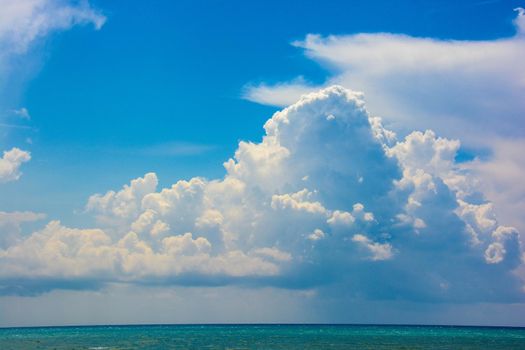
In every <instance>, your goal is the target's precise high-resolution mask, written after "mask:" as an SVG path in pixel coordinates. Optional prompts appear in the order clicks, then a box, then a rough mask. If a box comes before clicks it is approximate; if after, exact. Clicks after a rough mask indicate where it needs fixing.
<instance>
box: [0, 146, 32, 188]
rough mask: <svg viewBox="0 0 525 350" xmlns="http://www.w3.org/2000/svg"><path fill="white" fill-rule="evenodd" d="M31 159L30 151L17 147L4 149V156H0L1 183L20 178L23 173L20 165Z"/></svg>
mask: <svg viewBox="0 0 525 350" xmlns="http://www.w3.org/2000/svg"><path fill="white" fill-rule="evenodd" d="M30 159H31V155H30V154H29V152H26V151H22V150H21V149H19V148H16V147H14V148H12V149H11V150H9V151H4V155H3V157H2V158H0V183H5V182H9V181H15V180H18V179H19V178H20V176H21V175H22V173H21V172H20V166H21V165H22V164H23V163H25V162H28V161H29V160H30Z"/></svg>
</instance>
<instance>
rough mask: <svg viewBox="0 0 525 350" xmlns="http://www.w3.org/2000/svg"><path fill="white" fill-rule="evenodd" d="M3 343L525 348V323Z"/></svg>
mask: <svg viewBox="0 0 525 350" xmlns="http://www.w3.org/2000/svg"><path fill="white" fill-rule="evenodd" d="M0 349H2V350H17V349H24V350H26V349H56V350H59V349H60V350H62V349H92V350H105V349H232V350H233V349H268V350H269V349H301V350H304V349H476V350H479V349H491V350H496V349H525V328H508V327H460V326H392V325H381V326H379V325H373V326H372V325H311V324H309V325H298V324H294V325H291V324H272V325H147V326H81V327H31V328H0Z"/></svg>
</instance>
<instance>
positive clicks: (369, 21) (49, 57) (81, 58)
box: [0, 1, 519, 220]
mask: <svg viewBox="0 0 525 350" xmlns="http://www.w3.org/2000/svg"><path fill="white" fill-rule="evenodd" d="M518 5H519V2H518V1H514V2H512V1H511V2H500V1H495V2H483V1H465V2H462V4H461V5H458V4H456V3H455V2H453V1H451V2H447V1H443V2H435V3H427V2H413V1H399V2H396V3H395V4H392V3H390V2H387V3H382V2H369V1H351V2H344V1H343V2H337V1H336V2H333V3H332V2H329V3H328V4H326V5H323V6H321V5H319V3H318V2H316V1H300V2H294V1H291V2H286V3H285V4H282V2H274V1H268V2H264V3H254V2H236V1H230V2H225V1H197V2H195V1H177V2H172V1H158V2H154V3H152V4H147V5H146V4H144V3H142V2H134V1H131V2H128V1H126V2H122V1H112V2H100V3H98V2H92V6H93V7H94V8H96V9H99V10H100V11H102V13H103V14H104V15H105V16H106V17H107V22H106V23H105V24H104V26H103V28H102V29H101V30H99V31H94V30H93V28H92V27H91V26H79V27H74V28H72V29H71V30H70V31H67V32H60V33H53V34H51V35H50V37H49V38H46V40H45V42H39V43H38V44H37V45H36V47H35V48H33V49H32V52H31V53H30V55H34V56H35V57H36V58H34V57H30V58H27V59H28V60H30V61H31V62H32V63H33V64H32V66H33V67H35V68H34V69H33V70H32V72H31V73H30V76H31V79H28V80H25V81H24V82H23V83H21V84H23V88H21V89H18V91H15V93H16V95H18V96H17V97H18V98H12V99H11V98H9V99H6V102H5V103H3V104H4V105H5V106H4V107H3V108H4V109H8V110H9V109H16V108H20V107H23V106H25V107H26V108H27V109H28V110H29V111H30V113H31V117H32V118H31V122H30V123H28V124H30V126H31V127H32V128H33V129H32V130H25V129H17V130H9V131H8V136H7V137H6V138H4V139H2V140H1V142H2V145H3V146H4V147H3V148H8V147H13V146H17V145H20V143H21V142H22V144H23V142H24V140H25V138H27V137H30V138H31V139H32V142H33V144H32V145H30V146H29V148H31V151H32V153H33V158H34V160H35V161H33V162H31V163H29V164H27V166H26V170H25V173H26V176H24V177H23V178H22V179H21V181H20V182H17V183H12V184H8V185H7V186H9V187H10V188H2V191H4V192H7V194H6V195H5V196H2V197H3V200H2V199H0V200H2V205H3V206H4V207H5V208H6V209H9V210H25V209H27V207H28V205H31V208H32V210H38V211H45V212H50V214H52V215H53V216H56V217H58V216H59V215H60V217H63V215H64V214H65V215H66V217H68V216H69V215H70V213H64V212H63V207H62V205H61V203H62V202H63V201H64V200H67V201H68V202H69V203H70V204H69V205H68V207H71V205H73V207H74V208H75V209H81V208H82V206H83V205H84V202H85V199H86V198H87V196H89V195H90V194H92V193H94V192H100V191H104V190H107V189H109V188H115V187H116V186H119V185H120V184H122V183H125V182H126V181H128V180H129V179H130V178H134V177H137V176H140V175H142V174H144V173H146V172H148V171H155V172H157V173H158V174H159V178H160V181H161V183H165V184H168V183H171V182H172V181H173V180H174V179H178V178H188V177H191V176H197V175H199V176H206V177H216V176H220V175H222V174H223V172H224V171H223V168H222V162H223V161H225V160H226V159H227V158H228V157H230V155H231V154H232V153H233V151H234V150H235V148H236V146H237V142H238V140H258V139H260V136H261V126H262V124H263V123H264V121H265V120H266V119H267V118H268V117H269V116H270V115H271V114H272V113H273V112H274V111H275V110H276V108H274V107H266V106H260V105H257V104H254V103H250V102H249V101H246V100H243V99H242V98H240V96H241V95H242V91H243V87H244V86H245V85H246V84H249V83H259V82H268V83H275V82H278V81H281V80H289V79H292V78H294V77H296V76H298V75H301V76H303V77H305V79H307V80H308V81H311V82H314V83H315V82H321V81H323V80H324V79H325V77H326V75H327V73H326V70H325V69H323V68H322V67H320V66H319V65H318V64H316V63H315V62H312V61H311V60H308V59H307V58H305V57H304V55H303V54H302V52H301V50H300V49H298V48H295V47H293V46H291V45H290V43H291V42H292V41H294V40H299V39H302V38H303V37H304V36H305V35H306V34H307V33H319V34H322V35H328V34H352V33H359V32H370V33H374V32H392V33H404V34H408V35H413V36H418V37H433V38H446V39H471V40H475V39H492V38H500V37H508V36H511V35H512V34H513V33H514V28H513V26H512V19H513V18H514V12H513V11H512V9H513V8H515V7H517V6H518ZM21 70H22V71H23V72H25V71H26V67H25V66H24V67H23V68H21ZM26 74H27V73H26ZM17 76H18V75H17ZM5 90H8V89H7V88H6V89H5ZM12 93H13V92H11V94H12ZM7 94H8V96H9V95H10V94H9V93H8V92H7ZM4 132H7V130H4ZM178 143H182V144H185V143H190V144H195V145H205V146H211V147H209V148H207V147H204V148H203V149H202V153H200V154H197V155H195V154H193V152H189V153H190V156H184V155H177V156H175V157H174V156H170V155H169V152H166V153H168V155H164V154H162V153H163V152H158V153H160V154H158V155H154V156H152V155H151V154H150V153H149V152H145V153H146V154H144V155H141V151H143V150H146V149H149V148H152V147H153V148H154V147H158V146H159V145H164V144H174V145H173V147H176V145H177V144H178ZM26 148H27V147H26ZM175 153H178V152H175ZM182 153H184V152H182ZM79 160H82V161H81V162H79ZM58 169H60V170H59V171H57V170H58ZM100 169H104V172H102V173H101V172H100ZM107 174H111V176H107ZM83 177H85V178H88V179H90V181H80V183H79V181H78V179H79V178H83ZM7 186H6V187H7ZM20 191H22V193H24V195H18V196H14V194H15V193H20ZM44 194H45V195H44ZM13 197H15V198H16V200H14V201H13ZM6 198H9V200H6ZM57 202H58V203H57ZM72 220H73V219H72Z"/></svg>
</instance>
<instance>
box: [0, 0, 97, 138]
mask: <svg viewBox="0 0 525 350" xmlns="http://www.w3.org/2000/svg"><path fill="white" fill-rule="evenodd" d="M1 7H2V11H0V110H13V108H14V106H16V105H17V104H18V100H19V94H20V91H21V89H22V87H23V86H24V82H25V81H26V80H27V79H28V78H29V77H30V76H31V75H32V74H34V72H35V71H36V70H37V69H38V68H39V67H40V65H41V62H40V55H39V53H38V52H37V51H38V50H35V48H38V46H39V45H38V44H40V43H42V42H44V41H45V39H46V38H48V37H49V36H51V35H52V34H54V33H57V32H60V31H65V30H69V29H71V28H72V27H74V26H78V25H89V24H91V25H92V26H93V27H94V28H95V29H96V30H98V29H100V28H101V27H102V26H103V25H104V23H105V21H106V17H105V16H104V15H103V14H102V13H101V12H100V11H98V10H96V9H94V8H93V7H92V6H91V5H90V4H89V2H88V1H87V0H86V1H70V0H2V2H1ZM14 114H17V115H18V116H20V117H22V118H24V119H29V113H28V111H27V109H26V108H21V109H18V110H15V111H14ZM0 117H1V116H0ZM1 121H2V120H1V118H0V122H1ZM2 124H3V126H4V127H14V128H16V127H17V126H16V125H9V124H6V123H2ZM22 128H23V127H22Z"/></svg>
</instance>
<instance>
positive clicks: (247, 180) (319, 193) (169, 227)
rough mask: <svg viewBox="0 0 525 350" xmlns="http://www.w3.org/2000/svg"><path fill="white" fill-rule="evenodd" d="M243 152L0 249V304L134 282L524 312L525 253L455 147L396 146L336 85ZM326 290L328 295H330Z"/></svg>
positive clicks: (416, 135) (418, 138) (105, 202)
mask: <svg viewBox="0 0 525 350" xmlns="http://www.w3.org/2000/svg"><path fill="white" fill-rule="evenodd" d="M264 128H265V135H264V137H263V139H262V142H260V143H252V142H240V144H239V147H238V149H237V151H236V152H235V156H234V158H232V159H230V160H228V161H227V162H225V164H224V166H225V168H226V175H225V176H224V177H223V178H222V179H216V180H208V179H204V178H198V177H197V178H192V179H190V180H188V181H185V180H181V181H178V182H176V183H175V184H173V185H172V186H171V187H168V188H163V189H159V188H158V179H157V176H156V175H155V174H153V173H149V174H146V175H145V176H144V177H142V178H138V179H135V180H133V181H131V183H130V184H129V185H125V186H124V187H123V188H122V189H120V190H118V191H109V192H107V193H105V194H97V195H93V196H91V197H90V198H89V200H88V203H87V205H86V211H87V212H89V213H92V214H93V215H94V217H95V220H96V222H97V223H98V224H97V225H96V226H97V228H95V229H77V228H70V227H66V226H64V225H63V224H61V223H60V222H58V221H51V222H50V223H48V224H47V225H46V226H45V227H44V228H42V229H41V230H39V231H37V232H34V233H32V234H30V235H28V236H25V237H20V239H19V240H15V241H13V243H12V244H10V245H8V246H6V247H3V248H2V249H0V286H1V287H0V288H1V290H2V292H3V293H20V294H35V293H39V292H42V291H46V290H50V289H54V288H98V287H100V286H103V285H104V284H105V283H109V282H124V283H136V284H157V283H158V284H181V285H210V286H213V285H224V284H242V285H252V286H260V285H267V286H277V287H281V288H293V289H308V290H311V289H320V290H323V289H324V290H331V293H334V291H337V293H341V295H345V296H346V297H351V296H364V297H367V298H371V299H392V298H395V299H405V300H416V301H419V300H427V301H459V302H466V301H505V302H511V301H518V300H523V297H524V293H523V290H522V287H523V280H522V278H523V276H520V274H519V272H518V270H519V269H520V267H521V266H522V262H521V254H522V247H521V246H520V242H519V235H518V232H517V230H516V229H514V228H512V227H507V226H504V225H502V224H500V223H499V222H498V221H497V219H496V218H495V215H494V210H493V206H492V204H491V203H490V202H487V201H486V200H485V199H484V196H483V193H481V192H480V187H479V183H478V181H476V179H475V178H474V177H473V176H472V174H471V173H470V171H469V170H467V169H466V167H465V166H464V165H459V164H457V163H456V162H455V156H456V154H457V152H458V149H459V147H460V143H459V141H456V140H449V139H445V138H440V137H437V136H436V135H435V134H434V132H432V131H425V132H413V133H411V134H409V135H408V136H407V137H405V138H404V139H397V137H396V135H395V134H394V133H393V132H391V131H389V130H387V129H385V128H384V127H383V126H382V124H381V121H380V119H379V118H375V117H371V116H370V115H369V113H368V112H367V110H366V108H365V104H364V101H363V96H362V94H360V93H355V92H352V91H349V90H346V89H344V88H342V87H339V86H333V87H329V88H326V89H324V90H321V91H319V92H315V93H311V94H309V95H306V96H303V97H302V98H301V99H300V100H299V101H298V102H297V103H295V104H293V105H291V106H289V107H287V108H285V109H283V110H282V111H280V112H277V113H275V114H274V116H273V117H272V118H271V119H269V120H268V121H267V122H266V124H265V126H264ZM333 286H337V288H335V289H331V287H333Z"/></svg>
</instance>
